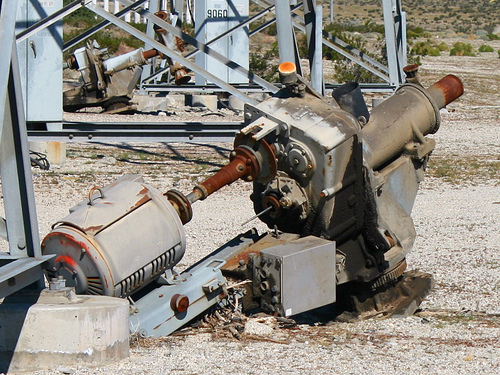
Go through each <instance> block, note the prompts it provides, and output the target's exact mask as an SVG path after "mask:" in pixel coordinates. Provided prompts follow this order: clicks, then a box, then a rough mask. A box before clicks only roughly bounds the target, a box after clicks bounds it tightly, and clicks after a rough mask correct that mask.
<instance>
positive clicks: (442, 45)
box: [437, 42, 450, 52]
mask: <svg viewBox="0 0 500 375" xmlns="http://www.w3.org/2000/svg"><path fill="white" fill-rule="evenodd" d="M437 48H438V49H439V50H440V51H441V52H442V51H449V50H450V46H449V45H448V44H446V43H445V42H441V43H439V44H438V45H437Z"/></svg>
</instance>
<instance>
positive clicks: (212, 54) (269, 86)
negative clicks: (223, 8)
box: [94, 0, 278, 102]
mask: <svg viewBox="0 0 500 375" xmlns="http://www.w3.org/2000/svg"><path fill="white" fill-rule="evenodd" d="M117 1H119V2H120V3H122V4H123V5H130V1H128V0H117ZM94 8H95V7H94ZM137 13H139V14H140V15H142V16H143V17H145V18H147V19H148V20H149V21H151V22H153V23H154V24H156V25H158V26H160V27H162V28H164V29H165V30H167V31H168V32H170V33H172V35H174V36H176V37H178V38H180V39H182V40H183V41H185V42H187V43H189V44H191V45H192V46H194V47H196V48H197V49H199V50H201V51H202V52H204V53H206V54H207V55H208V56H210V57H212V58H214V59H215V60H217V61H219V62H220V63H222V64H224V65H226V66H228V67H229V68H231V69H232V70H234V71H236V72H238V73H240V74H241V75H243V76H245V77H247V78H248V79H249V80H251V81H253V82H255V83H256V84H258V85H260V86H262V87H264V88H265V89H267V90H268V91H269V92H272V93H275V92H277V91H278V88H277V87H276V86H274V85H273V84H271V83H269V82H267V81H266V80H265V79H263V78H261V77H259V76H257V75H255V74H253V73H252V72H250V71H249V70H248V69H245V68H244V67H242V66H241V65H239V64H237V63H235V62H234V61H232V60H229V59H228V58H227V57H225V56H223V55H222V54H220V53H218V52H217V51H215V50H214V49H212V48H210V47H208V46H207V45H206V44H204V43H201V42H199V41H198V40H196V39H195V38H193V37H192V36H191V35H188V34H186V33H184V32H182V31H181V30H179V29H178V28H176V27H175V26H172V25H171V24H169V23H168V22H165V21H163V20H161V19H160V18H158V17H156V16H155V15H154V14H152V13H151V12H149V11H147V10H145V9H142V10H140V9H139V10H138V11H137ZM134 36H135V35H134ZM172 52H173V51H172ZM174 54H175V55H176V56H175V57H174V56H170V57H172V59H173V60H176V61H179V62H180V61H181V58H182V59H183V61H189V60H187V59H185V58H183V57H182V56H181V55H179V54H177V53H175V52H174ZM183 64H184V63H183ZM184 65H185V66H186V67H188V68H190V69H191V67H189V66H188V65H186V64H184ZM190 65H192V66H195V65H194V64H190ZM196 67H197V66H196ZM197 69H198V70H195V69H191V70H194V71H195V72H197V73H199V74H201V75H203V76H204V77H206V78H207V79H209V80H210V81H212V82H215V83H216V84H217V85H218V84H219V83H218V82H217V81H213V79H212V77H214V76H213V75H211V76H212V77H209V76H207V75H206V74H207V73H208V72H206V71H205V72H206V73H205V74H204V73H202V72H201V70H202V69H201V68H199V67H197ZM208 74H209V73H208ZM217 80H218V81H220V82H223V81H222V80H220V79H217ZM226 85H227V83H226ZM233 91H234V90H233ZM245 96H246V95H245ZM240 99H242V100H243V101H246V102H248V100H252V99H250V98H248V97H247V99H244V97H242V98H240ZM252 101H253V100H252Z"/></svg>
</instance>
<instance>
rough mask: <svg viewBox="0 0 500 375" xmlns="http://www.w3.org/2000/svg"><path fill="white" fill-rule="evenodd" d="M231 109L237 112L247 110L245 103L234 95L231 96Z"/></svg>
mask: <svg viewBox="0 0 500 375" xmlns="http://www.w3.org/2000/svg"><path fill="white" fill-rule="evenodd" d="M229 108H231V109H234V110H235V111H243V110H244V109H245V102H244V101H243V100H241V99H240V98H237V97H236V96H234V95H230V96H229Z"/></svg>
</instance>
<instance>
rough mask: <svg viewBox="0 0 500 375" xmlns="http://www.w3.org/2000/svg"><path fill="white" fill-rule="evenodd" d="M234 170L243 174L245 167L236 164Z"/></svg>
mask: <svg viewBox="0 0 500 375" xmlns="http://www.w3.org/2000/svg"><path fill="white" fill-rule="evenodd" d="M236 169H237V170H238V172H243V171H244V170H245V166H244V165H242V164H238V166H237V167H236Z"/></svg>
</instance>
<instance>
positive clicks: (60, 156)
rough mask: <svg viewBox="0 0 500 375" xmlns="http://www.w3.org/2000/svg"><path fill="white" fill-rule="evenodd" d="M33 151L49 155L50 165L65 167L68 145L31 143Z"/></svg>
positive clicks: (62, 143) (61, 143)
mask: <svg viewBox="0 0 500 375" xmlns="http://www.w3.org/2000/svg"><path fill="white" fill-rule="evenodd" d="M29 147H30V150H31V151H35V152H41V153H42V154H45V155H47V160H48V161H49V163H50V165H63V164H64V162H65V161H66V143H64V142H30V143H29Z"/></svg>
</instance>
